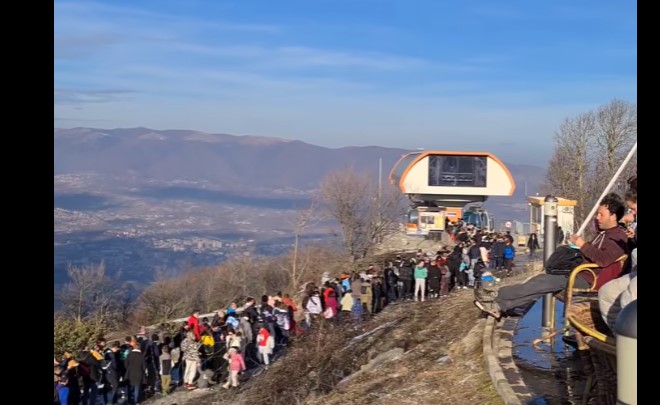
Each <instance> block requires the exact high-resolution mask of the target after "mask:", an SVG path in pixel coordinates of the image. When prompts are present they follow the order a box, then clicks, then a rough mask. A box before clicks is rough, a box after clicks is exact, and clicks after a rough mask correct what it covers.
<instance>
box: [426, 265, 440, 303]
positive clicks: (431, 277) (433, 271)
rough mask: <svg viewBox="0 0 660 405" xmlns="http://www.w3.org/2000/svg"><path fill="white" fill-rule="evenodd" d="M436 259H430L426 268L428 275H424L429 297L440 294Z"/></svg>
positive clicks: (438, 270)
mask: <svg viewBox="0 0 660 405" xmlns="http://www.w3.org/2000/svg"><path fill="white" fill-rule="evenodd" d="M437 263H438V262H437V260H435V259H432V260H431V264H430V265H429V267H428V268H427V270H428V275H427V276H426V279H427V286H428V289H429V297H430V298H437V297H438V296H439V294H440V277H441V274H440V268H439V267H438V264H437Z"/></svg>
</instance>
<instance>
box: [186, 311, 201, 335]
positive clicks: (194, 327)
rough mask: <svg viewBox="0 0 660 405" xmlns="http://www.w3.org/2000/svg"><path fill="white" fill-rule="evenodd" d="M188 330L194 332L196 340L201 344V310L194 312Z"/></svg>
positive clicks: (189, 320)
mask: <svg viewBox="0 0 660 405" xmlns="http://www.w3.org/2000/svg"><path fill="white" fill-rule="evenodd" d="M187 326H188V330H191V331H193V333H194V334H195V340H196V341H198V342H199V339H201V337H202V332H201V331H200V330H199V309H195V310H193V313H192V315H190V318H188V325H187Z"/></svg>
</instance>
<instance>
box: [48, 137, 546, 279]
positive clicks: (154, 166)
mask: <svg viewBox="0 0 660 405" xmlns="http://www.w3.org/2000/svg"><path fill="white" fill-rule="evenodd" d="M54 147H55V148H54V149H55V176H54V201H55V203H54V228H55V236H54V243H55V254H54V282H55V289H56V290H57V289H58V288H59V287H60V286H61V285H62V284H63V283H65V282H66V281H67V275H66V269H67V266H69V265H72V266H86V265H97V264H99V263H100V262H101V261H103V262H104V264H105V266H106V270H107V273H108V274H109V275H111V276H118V278H119V280H121V281H122V282H126V283H131V284H133V285H134V286H135V287H136V288H138V289H140V288H142V287H144V286H145V285H146V284H148V283H149V282H151V281H152V280H153V279H154V277H155V275H156V274H158V273H164V274H172V275H174V274H177V273H179V272H181V271H182V270H184V269H187V268H191V267H193V268H194V267H201V266H213V265H216V264H218V263H221V262H223V261H225V260H227V259H229V258H233V257H246V256H248V257H249V256H274V255H279V254H282V253H284V252H287V251H289V250H290V249H291V247H292V243H293V232H294V231H293V229H294V226H293V222H294V220H295V218H296V216H297V211H299V210H301V209H306V208H308V207H310V204H311V199H312V195H313V193H314V192H315V191H317V190H318V188H319V187H320V183H321V181H322V180H323V178H324V177H325V176H327V175H328V174H329V173H331V172H333V171H336V170H346V168H348V167H352V168H353V170H355V171H356V172H358V173H362V172H364V173H368V174H370V175H371V176H372V178H373V179H374V181H378V180H379V179H378V175H379V171H378V164H379V162H382V167H383V173H381V176H382V177H381V180H382V181H383V183H384V184H385V185H386V186H389V183H387V174H388V173H389V170H390V169H391V168H392V167H393V165H394V163H395V162H396V161H397V160H398V159H399V158H400V157H401V156H402V155H403V154H404V153H406V152H408V151H406V150H403V149H395V148H383V147H376V146H372V147H346V148H339V149H328V148H323V147H319V146H315V145H310V144H306V143H304V142H300V141H291V140H285V139H278V138H267V137H251V136H241V137H237V136H232V135H219V134H205V133H201V132H198V131H183V130H181V131H179V130H176V131H156V130H151V129H148V128H129V129H114V130H98V129H93V128H73V129H55V141H54ZM506 164H507V166H508V168H509V170H510V171H511V173H512V175H513V177H514V179H515V181H516V183H517V187H516V190H515V194H514V195H513V196H512V197H493V198H491V199H489V200H488V202H487V203H486V206H487V207H488V209H489V211H491V213H493V214H494V215H495V219H496V221H498V220H519V221H523V222H525V221H526V218H528V216H529V213H528V212H529V211H528V205H527V201H526V193H529V194H530V195H533V194H534V193H535V192H538V190H539V187H540V184H541V182H542V179H543V176H544V169H542V168H539V167H534V166H527V165H515V164H510V163H508V162H506ZM404 217H405V210H402V212H401V221H402V222H403V221H404ZM314 241H323V243H334V244H338V243H339V236H338V232H337V229H336V226H335V224H334V223H333V222H332V221H331V220H329V219H327V217H324V216H322V215H321V213H320V211H319V215H317V216H315V217H314V218H313V221H312V224H311V225H310V226H308V227H307V228H306V229H305V231H304V233H303V242H304V243H308V242H314Z"/></svg>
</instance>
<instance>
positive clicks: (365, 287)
mask: <svg viewBox="0 0 660 405" xmlns="http://www.w3.org/2000/svg"><path fill="white" fill-rule="evenodd" d="M367 291H368V290H367V285H366V284H362V285H361V286H360V294H367Z"/></svg>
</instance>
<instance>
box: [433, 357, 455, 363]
mask: <svg viewBox="0 0 660 405" xmlns="http://www.w3.org/2000/svg"><path fill="white" fill-rule="evenodd" d="M435 362H436V363H438V364H440V365H445V364H447V363H451V358H450V357H449V356H442V357H440V358H439V359H438V360H436V361H435Z"/></svg>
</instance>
